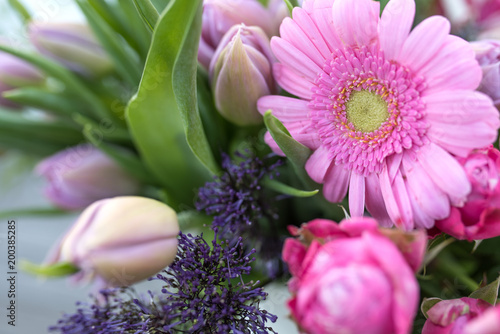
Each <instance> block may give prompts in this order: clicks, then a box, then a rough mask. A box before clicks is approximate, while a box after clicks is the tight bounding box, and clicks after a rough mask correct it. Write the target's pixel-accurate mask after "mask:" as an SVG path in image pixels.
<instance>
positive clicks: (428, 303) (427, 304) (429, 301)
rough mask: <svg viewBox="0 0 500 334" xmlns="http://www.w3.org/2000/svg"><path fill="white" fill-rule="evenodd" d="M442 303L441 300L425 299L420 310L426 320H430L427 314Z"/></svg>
mask: <svg viewBox="0 0 500 334" xmlns="http://www.w3.org/2000/svg"><path fill="white" fill-rule="evenodd" d="M440 301H442V299H440V298H424V300H423V301H422V305H420V310H421V311H422V313H423V315H424V316H425V318H426V319H427V318H428V316H427V312H428V311H429V310H430V309H431V308H432V307H433V306H434V305H436V304H437V303H439V302H440Z"/></svg>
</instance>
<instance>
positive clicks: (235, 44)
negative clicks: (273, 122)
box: [210, 25, 276, 125]
mask: <svg viewBox="0 0 500 334" xmlns="http://www.w3.org/2000/svg"><path fill="white" fill-rule="evenodd" d="M273 62H274V56H273V54H272V52H271V48H270V46H269V39H268V38H267V37H266V34H265V33H264V32H263V31H262V29H260V28H259V27H247V26H245V25H236V26H233V27H232V28H231V29H230V30H229V31H228V33H227V34H226V35H225V36H224V39H223V40H222V42H221V43H220V45H219V47H218V48H217V51H216V52H215V56H214V58H213V59H212V62H211V64H210V78H211V81H212V89H213V91H214V97H215V104H216V107H217V109H218V110H219V112H220V113H221V115H222V116H223V117H224V118H226V119H227V120H228V121H230V122H232V123H234V124H237V125H254V124H260V123H261V122H262V115H261V114H260V113H259V111H258V110H257V100H258V99H259V98H260V97H261V96H264V95H268V94H271V93H272V92H274V91H275V87H276V84H275V82H274V79H273V76H272V64H273Z"/></svg>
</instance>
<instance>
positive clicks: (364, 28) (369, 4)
mask: <svg viewBox="0 0 500 334" xmlns="http://www.w3.org/2000/svg"><path fill="white" fill-rule="evenodd" d="M332 8H333V11H332V13H333V26H334V27H335V30H336V32H337V34H338V36H339V37H340V39H341V40H342V42H343V43H344V44H345V45H348V46H355V45H358V46H362V45H367V44H370V43H372V42H373V41H376V40H377V38H378V34H377V26H378V21H379V13H380V3H378V2H375V1H372V0H357V1H352V0H336V1H335V2H333V7H332Z"/></svg>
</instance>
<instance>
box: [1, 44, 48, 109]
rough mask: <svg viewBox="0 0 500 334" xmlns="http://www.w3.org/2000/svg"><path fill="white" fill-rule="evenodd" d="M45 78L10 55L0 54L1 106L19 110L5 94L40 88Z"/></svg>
mask: <svg viewBox="0 0 500 334" xmlns="http://www.w3.org/2000/svg"><path fill="white" fill-rule="evenodd" d="M44 81H45V77H44V76H43V75H42V73H40V71H38V70H37V69H36V68H35V67H33V66H32V65H30V64H28V63H27V62H25V61H24V60H21V59H19V58H17V57H14V56H12V55H10V54H7V53H3V52H0V105H1V106H4V107H9V108H18V107H19V105H17V104H15V103H13V102H11V101H9V100H7V99H5V98H3V97H2V96H1V94H2V93H3V92H6V91H9V90H12V89H15V88H21V87H25V86H38V85H41V84H42V83H43V82H44Z"/></svg>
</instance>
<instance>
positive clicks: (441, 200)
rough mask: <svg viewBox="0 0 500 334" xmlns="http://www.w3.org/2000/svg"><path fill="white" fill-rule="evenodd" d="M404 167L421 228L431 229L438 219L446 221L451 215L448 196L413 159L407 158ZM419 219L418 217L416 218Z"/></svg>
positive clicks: (404, 160)
mask: <svg viewBox="0 0 500 334" xmlns="http://www.w3.org/2000/svg"><path fill="white" fill-rule="evenodd" d="M403 167H404V172H405V175H406V186H407V189H408V194H409V195H410V200H411V202H412V206H414V208H415V210H413V212H414V213H415V214H416V215H417V214H419V213H422V215H421V216H420V224H418V223H419V221H418V220H417V219H415V220H416V223H417V226H419V227H425V228H430V227H432V225H433V224H434V220H436V219H444V218H446V217H448V215H449V214H450V201H449V200H448V196H447V195H446V194H445V193H444V192H443V191H442V190H441V189H440V188H439V187H438V186H437V185H435V184H434V182H433V181H432V180H431V179H430V178H429V176H428V175H427V174H426V173H425V171H424V169H423V167H422V166H421V165H420V164H419V163H418V162H417V161H413V159H412V158H410V157H407V156H405V157H404V159H403ZM415 218H417V217H415Z"/></svg>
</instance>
